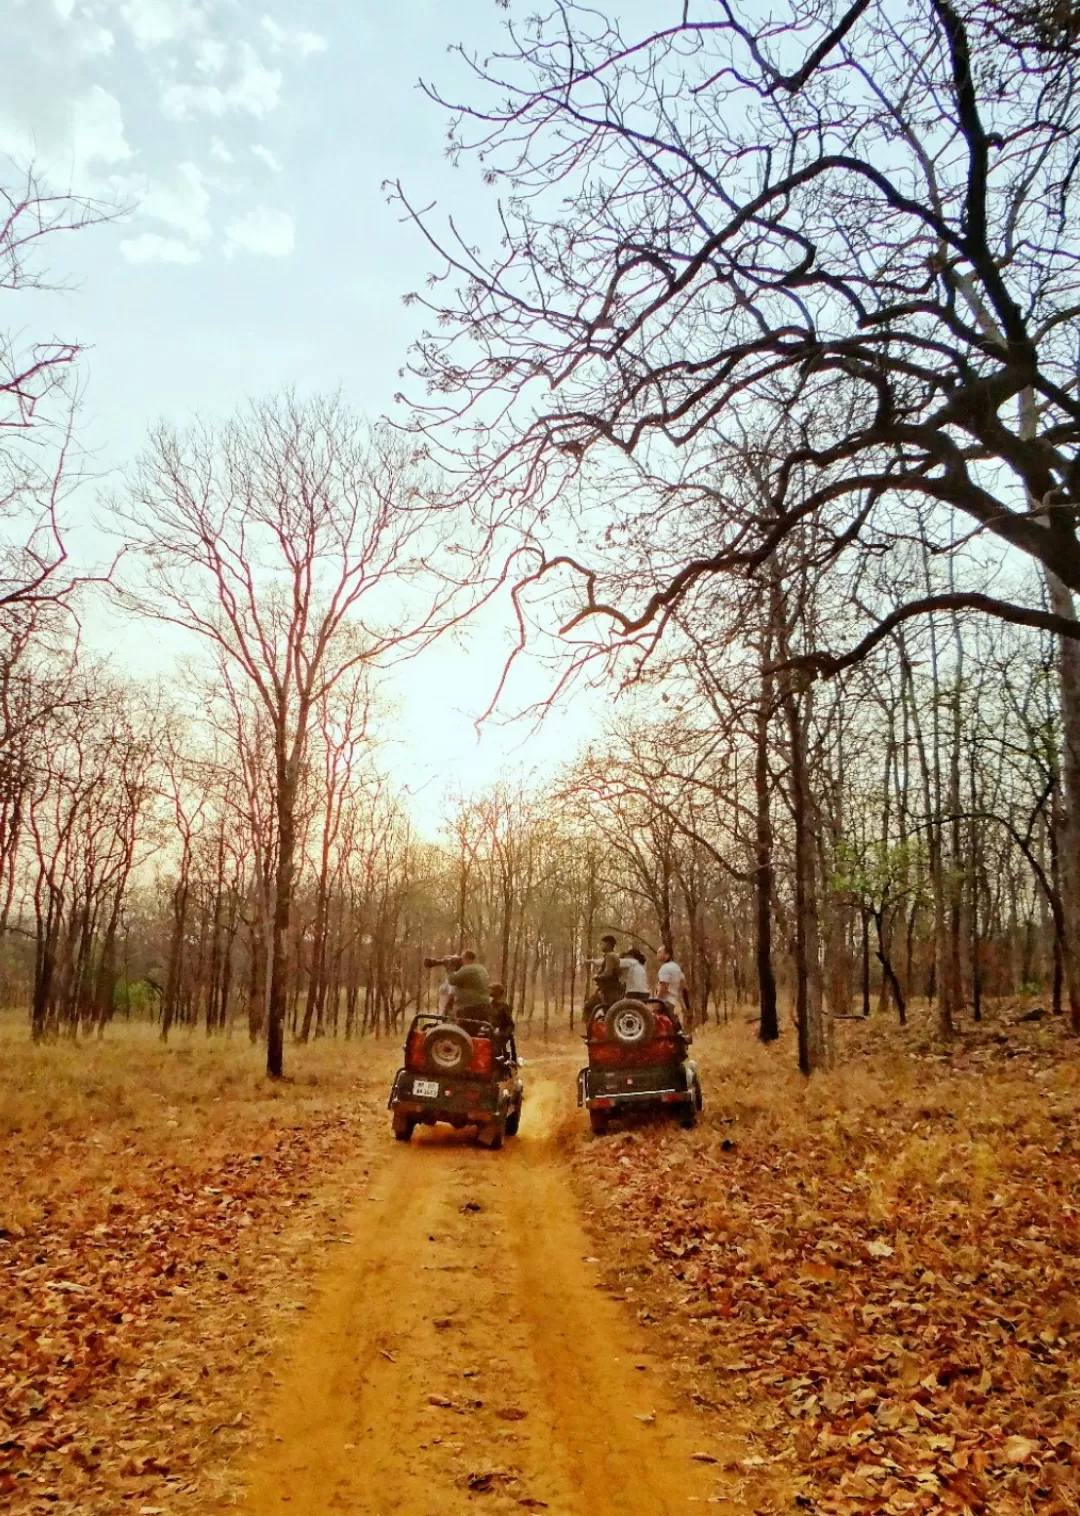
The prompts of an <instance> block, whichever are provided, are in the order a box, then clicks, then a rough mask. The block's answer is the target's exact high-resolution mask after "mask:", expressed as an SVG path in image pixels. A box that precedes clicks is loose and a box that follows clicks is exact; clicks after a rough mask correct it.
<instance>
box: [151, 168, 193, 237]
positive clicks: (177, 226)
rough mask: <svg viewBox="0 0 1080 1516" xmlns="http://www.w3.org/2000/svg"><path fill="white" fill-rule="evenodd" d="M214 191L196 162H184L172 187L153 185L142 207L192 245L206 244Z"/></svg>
mask: <svg viewBox="0 0 1080 1516" xmlns="http://www.w3.org/2000/svg"><path fill="white" fill-rule="evenodd" d="M209 209H210V192H209V190H208V189H207V188H206V184H205V182H204V180H203V176H202V171H201V169H199V168H198V166H197V165H196V164H194V163H181V164H180V165H179V167H178V168H177V171H176V178H175V180H174V182H173V183H171V184H152V185H151V186H150V189H149V191H148V193H147V195H146V197H145V199H144V200H143V202H142V205H141V206H140V207H139V210H140V212H141V214H142V215H144V216H148V217H149V218H150V220H151V221H163V222H164V223H165V225H166V226H171V227H173V228H174V230H176V231H178V232H183V234H184V236H185V237H188V238H190V239H191V241H192V242H206V241H207V240H208V239H209V236H210V219H209V216H208V214H207V213H208V211H209Z"/></svg>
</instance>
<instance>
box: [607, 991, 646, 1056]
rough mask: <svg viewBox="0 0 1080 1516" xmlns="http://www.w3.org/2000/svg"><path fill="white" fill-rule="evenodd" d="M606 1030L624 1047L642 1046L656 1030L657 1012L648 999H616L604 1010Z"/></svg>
mask: <svg viewBox="0 0 1080 1516" xmlns="http://www.w3.org/2000/svg"><path fill="white" fill-rule="evenodd" d="M604 1031H605V1032H606V1033H607V1035H608V1036H609V1037H611V1038H612V1039H613V1040H614V1041H615V1042H618V1043H620V1044H621V1046H623V1047H626V1048H636V1047H640V1046H641V1045H642V1043H645V1042H649V1041H651V1039H652V1037H653V1034H654V1033H655V1031H656V1014H655V1012H654V1011H653V1008H652V1006H651V1005H649V1004H648V1002H647V1001H644V1000H616V1002H615V1004H614V1005H611V1006H608V1008H607V1010H606V1011H605V1012H604Z"/></svg>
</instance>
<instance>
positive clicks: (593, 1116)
mask: <svg viewBox="0 0 1080 1516" xmlns="http://www.w3.org/2000/svg"><path fill="white" fill-rule="evenodd" d="M608 1119H609V1118H608V1113H607V1111H590V1112H589V1125H590V1126H591V1127H592V1132H593V1136H594V1137H604V1136H606V1135H607V1129H608Z"/></svg>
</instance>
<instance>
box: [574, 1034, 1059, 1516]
mask: <svg viewBox="0 0 1080 1516" xmlns="http://www.w3.org/2000/svg"><path fill="white" fill-rule="evenodd" d="M1021 1010H1022V1007H1019V1008H1010V1007H1005V1008H1004V1009H1003V1010H1002V1011H999V1012H998V1014H997V1015H996V1017H995V1018H994V1020H993V1021H992V1022H991V1023H990V1025H989V1026H987V1027H984V1028H983V1029H982V1031H981V1032H980V1031H979V1030H977V1029H976V1030H975V1031H973V1032H971V1033H970V1034H968V1035H965V1036H964V1037H962V1038H960V1039H958V1043H957V1045H956V1046H955V1047H954V1048H953V1049H951V1050H949V1051H942V1050H941V1049H940V1048H937V1047H935V1045H934V1043H933V1041H932V1040H931V1038H930V1037H929V1035H928V1033H927V1032H925V1031H923V1030H922V1029H921V1028H920V1027H918V1026H916V1027H913V1028H911V1029H910V1031H909V1037H910V1041H909V1043H908V1046H907V1048H906V1049H903V1048H902V1045H901V1041H900V1034H899V1033H892V1032H891V1031H889V1030H888V1029H884V1028H883V1027H882V1025H881V1024H880V1023H872V1024H871V1026H870V1027H864V1026H861V1025H859V1024H856V1025H855V1026H854V1027H853V1028H851V1029H850V1030H849V1029H848V1027H846V1026H845V1027H844V1028H843V1029H842V1032H843V1036H844V1040H845V1042H846V1043H847V1046H846V1047H845V1048H844V1050H843V1052H842V1054H841V1059H842V1062H841V1065H840V1067H839V1068H838V1070H837V1072H835V1073H832V1074H829V1075H825V1076H820V1077H818V1078H815V1079H814V1080H812V1081H810V1082H809V1083H807V1084H804V1083H802V1082H801V1081H800V1079H799V1077H798V1075H796V1074H793V1073H792V1072H791V1071H790V1070H789V1068H788V1067H786V1066H781V1065H782V1063H783V1064H786V1060H787V1057H788V1055H789V1053H790V1049H789V1048H781V1049H780V1050H776V1049H772V1050H769V1051H765V1050H763V1049H760V1048H759V1047H758V1046H757V1045H756V1044H752V1043H751V1041H750V1036H749V1034H745V1033H744V1030H743V1029H742V1028H738V1029H734V1028H733V1029H731V1030H730V1031H728V1032H725V1033H723V1034H721V1035H719V1036H716V1035H713V1034H710V1035H709V1036H708V1037H707V1038H704V1039H702V1043H703V1047H699V1048H696V1049H695V1051H696V1052H698V1053H699V1055H700V1056H699V1061H700V1063H701V1065H702V1067H703V1078H704V1083H705V1090H706V1099H707V1101H708V1102H709V1105H710V1108H711V1111H715V1112H716V1115H715V1116H712V1115H707V1116H706V1118H705V1119H704V1121H703V1123H702V1125H701V1126H700V1127H699V1128H698V1129H697V1131H696V1132H694V1133H693V1134H687V1133H682V1132H678V1131H674V1130H672V1128H671V1127H670V1126H669V1125H666V1124H662V1123H658V1124H653V1125H643V1126H641V1127H636V1128H630V1129H629V1130H626V1131H624V1132H622V1133H615V1134H613V1135H612V1136H610V1137H608V1138H605V1139H602V1140H599V1141H588V1140H587V1139H586V1140H585V1141H584V1142H583V1144H582V1146H581V1149H580V1153H579V1158H578V1161H577V1167H578V1179H579V1182H580V1186H581V1194H582V1199H583V1202H584V1204H585V1206H586V1209H587V1211H591V1215H590V1216H589V1222H590V1227H591V1231H592V1235H593V1237H594V1241H595V1244H596V1247H597V1251H598V1252H602V1253H603V1254H604V1262H605V1266H606V1267H607V1268H609V1269H610V1270H612V1271H613V1273H614V1274H616V1275H617V1276H618V1278H619V1282H620V1287H621V1288H622V1289H623V1290H624V1292H625V1295H626V1299H627V1305H628V1308H629V1309H633V1310H634V1311H635V1312H636V1315H637V1318H638V1320H639V1322H641V1323H642V1324H643V1325H644V1326H645V1327H649V1326H651V1325H654V1324H660V1326H661V1330H662V1331H663V1333H664V1334H665V1336H666V1339H667V1342H666V1345H667V1348H668V1350H669V1352H670V1353H671V1354H672V1355H673V1356H674V1358H675V1365H674V1367H675V1370H676V1380H677V1382H678V1383H680V1384H682V1385H683V1387H684V1388H685V1387H687V1386H689V1387H690V1390H691V1396H692V1398H693V1399H694V1400H695V1401H696V1402H697V1404H698V1406H699V1408H701V1409H702V1410H703V1411H704V1412H705V1414H706V1415H709V1416H710V1417H714V1418H715V1420H716V1430H717V1435H718V1437H719V1436H720V1435H722V1434H723V1433H726V1432H730V1431H731V1429H732V1428H733V1427H737V1428H738V1429H739V1430H740V1431H741V1432H742V1433H743V1435H744V1437H745V1439H746V1442H747V1446H748V1448H749V1449H750V1451H749V1453H748V1455H747V1456H746V1457H745V1458H743V1459H741V1460H737V1467H736V1468H735V1469H734V1470H733V1472H734V1473H735V1474H736V1475H737V1476H738V1477H740V1478H742V1479H744V1481H745V1480H747V1479H749V1480H751V1481H753V1480H755V1479H758V1478H762V1477H764V1476H768V1481H769V1482H768V1486H767V1487H766V1485H764V1484H763V1485H762V1486H761V1490H762V1492H763V1493H760V1494H759V1496H758V1497H757V1499H756V1504H755V1508H756V1509H760V1510H761V1511H770V1512H771V1511H778V1512H779V1511H789V1510H791V1509H802V1510H813V1511H817V1512H819V1513H821V1516H869V1513H870V1512H874V1513H877V1512H884V1513H887V1516H908V1513H931V1512H933V1513H938V1512H941V1513H958V1516H964V1513H969V1516H1014V1513H1015V1516H1021V1513H1038V1516H1074V1513H1075V1512H1076V1510H1077V1509H1080V1355H1078V1351H1077V1350H1078V1348H1080V1161H1078V1160H1080V1133H1078V1132H1077V1115H1078V1114H1080V1067H1078V1064H1077V1054H1076V1050H1075V1048H1074V1046H1073V1044H1071V1043H1070V1042H1069V1041H1068V1040H1067V1039H1066V1038H1065V1037H1064V1036H1061V1035H1060V1034H1059V1033H1058V1032H1057V1030H1056V1029H1055V1028H1052V1027H1051V1028H1047V1027H1040V1028H1039V1029H1038V1031H1037V1032H1033V1031H1031V1030H1030V1029H1029V1027H1028V1026H1026V1025H1024V1024H1023V1023H1022V1021H1021V1016H1020V1014H1019V1013H1020V1011H1021ZM838 1030H839V1029H838ZM732 1125H734V1127H735V1128H736V1130H737V1134H738V1140H737V1142H736V1143H732V1141H731V1140H730V1139H728V1138H725V1137H724V1136H723V1133H724V1132H725V1130H730V1128H731V1126H732ZM695 1456H697V1457H701V1456H702V1455H701V1454H698V1455H695ZM792 1501H794V1506H793V1505H792Z"/></svg>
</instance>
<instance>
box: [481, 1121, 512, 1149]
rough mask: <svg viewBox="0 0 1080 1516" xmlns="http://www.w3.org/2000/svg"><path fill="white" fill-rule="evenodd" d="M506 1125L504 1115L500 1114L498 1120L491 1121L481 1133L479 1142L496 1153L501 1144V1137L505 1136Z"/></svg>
mask: <svg viewBox="0 0 1080 1516" xmlns="http://www.w3.org/2000/svg"><path fill="white" fill-rule="evenodd" d="M506 1127H507V1121H506V1117H505V1116H500V1117H499V1118H498V1120H497V1121H493V1122H492V1123H491V1125H490V1126H489V1127H488V1128H487V1130H486V1131H485V1132H484V1133H483V1134H482V1135H481V1138H480V1140H481V1142H483V1144H484V1146H485V1147H488V1148H490V1149H491V1151H492V1152H493V1153H497V1152H498V1150H499V1149H500V1148H501V1147H502V1145H503V1138H504V1137H505V1136H506Z"/></svg>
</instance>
